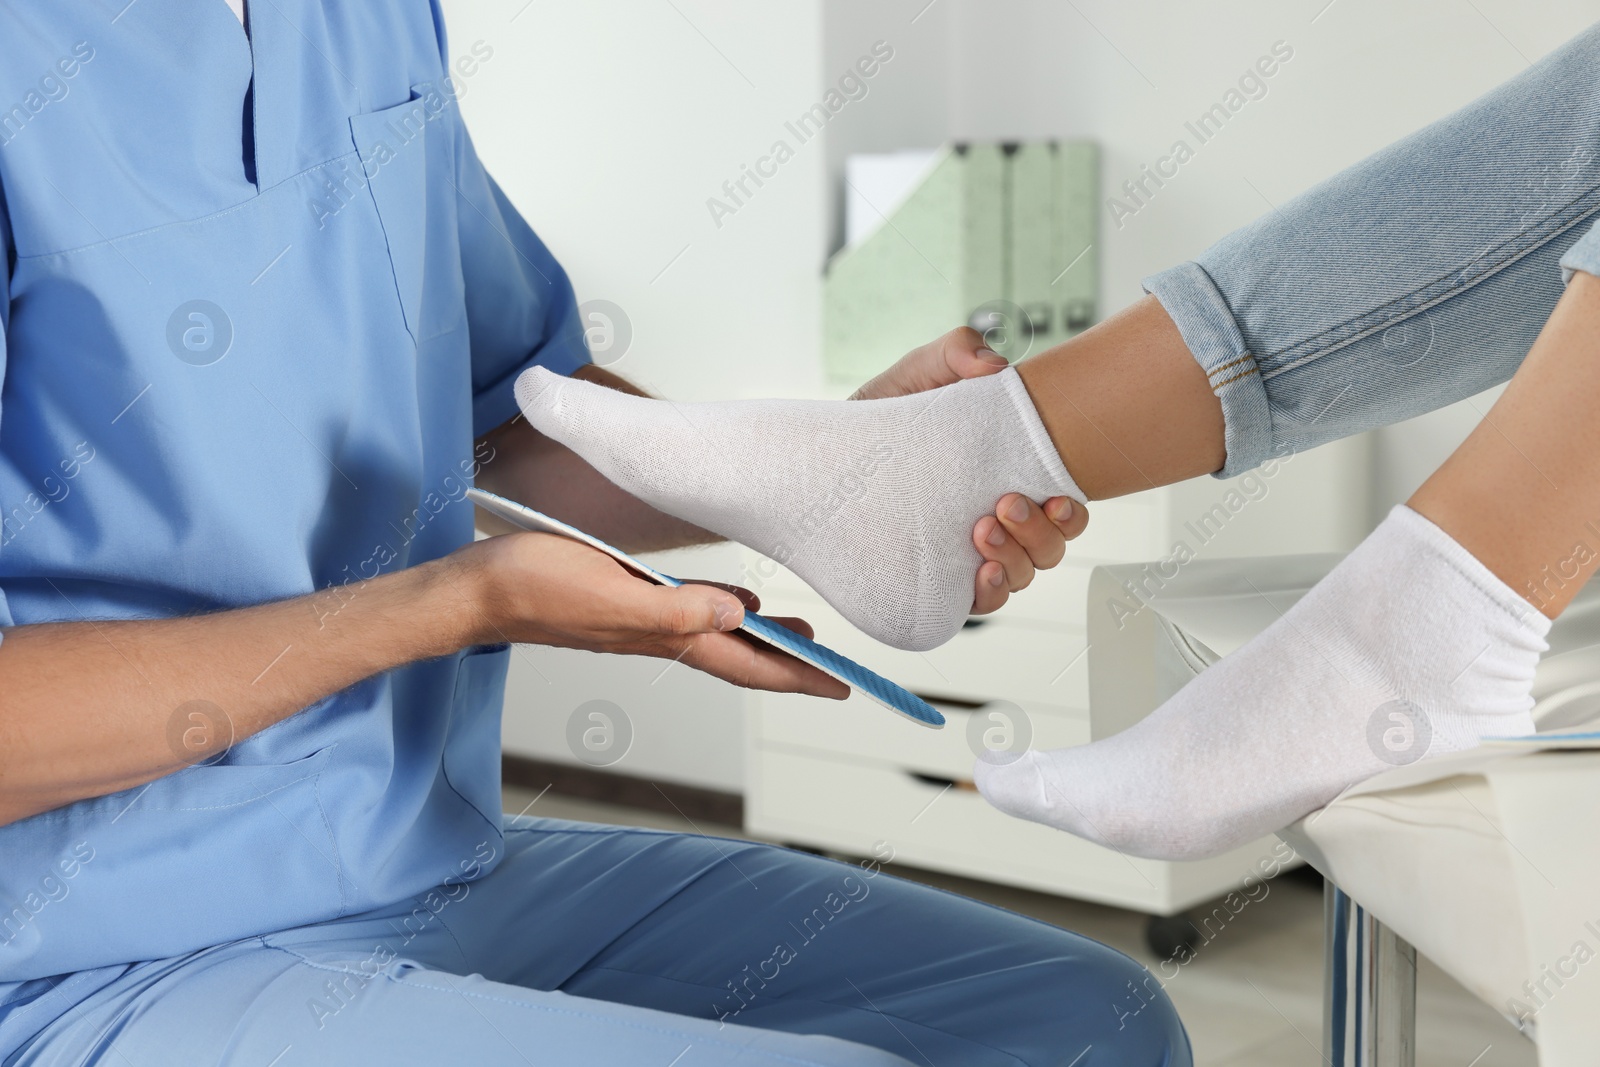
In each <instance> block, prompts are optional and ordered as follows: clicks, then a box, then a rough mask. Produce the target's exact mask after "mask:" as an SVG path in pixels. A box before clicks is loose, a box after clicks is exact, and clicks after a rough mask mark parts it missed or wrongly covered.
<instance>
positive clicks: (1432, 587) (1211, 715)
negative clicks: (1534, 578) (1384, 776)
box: [976, 507, 1550, 859]
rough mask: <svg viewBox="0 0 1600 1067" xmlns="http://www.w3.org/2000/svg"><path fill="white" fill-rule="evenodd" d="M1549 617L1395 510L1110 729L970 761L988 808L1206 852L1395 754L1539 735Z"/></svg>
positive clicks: (1434, 530)
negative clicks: (1266, 617)
mask: <svg viewBox="0 0 1600 1067" xmlns="http://www.w3.org/2000/svg"><path fill="white" fill-rule="evenodd" d="M1549 629H1550V622H1549V620H1548V619H1546V618H1545V617H1544V616H1543V615H1541V614H1539V613H1538V612H1537V611H1535V610H1534V609H1533V607H1532V606H1531V605H1529V604H1528V603H1527V602H1526V601H1525V600H1523V599H1522V598H1521V597H1519V596H1518V595H1517V594H1516V593H1515V592H1514V591H1513V590H1512V589H1511V588H1510V587H1509V586H1507V585H1506V584H1505V583H1504V582H1502V581H1501V580H1500V579H1499V578H1497V577H1496V576H1495V575H1494V574H1493V573H1491V572H1490V571H1489V570H1488V568H1486V567H1484V566H1483V564H1481V563H1479V562H1478V560H1477V559H1476V558H1474V557H1473V556H1472V555H1471V554H1470V553H1468V552H1467V551H1466V549H1464V548H1462V547H1461V546H1460V545H1458V544H1456V542H1455V541H1454V540H1452V539H1451V538H1450V536H1449V535H1448V534H1446V533H1445V532H1444V531H1443V530H1441V529H1439V528H1438V527H1437V526H1435V525H1434V524H1433V523H1431V522H1429V521H1428V520H1427V519H1425V518H1423V517H1422V516H1421V515H1419V514H1417V513H1416V512H1414V511H1412V510H1411V509H1410V508H1406V507H1398V508H1395V509H1394V511H1393V512H1391V513H1390V515H1389V517H1388V518H1387V519H1385V520H1384V522H1383V523H1382V524H1381V525H1380V526H1379V527H1378V529H1377V530H1375V531H1374V532H1373V534H1372V536H1370V537H1369V538H1367V540H1366V541H1364V542H1363V543H1362V544H1361V545H1360V546H1359V547H1357V548H1356V550H1355V551H1354V552H1352V553H1351V554H1350V555H1349V556H1348V557H1347V558H1346V559H1344V560H1343V561H1342V562H1340V564H1339V565H1338V566H1337V567H1335V568H1334V569H1333V571H1332V572H1331V573H1329V574H1328V576H1327V577H1326V578H1324V579H1323V580H1322V581H1321V582H1319V583H1318V584H1317V585H1316V586H1315V587H1314V588H1313V589H1312V590H1311V591H1310V592H1308V593H1307V594H1306V595H1305V597H1304V598H1302V599H1301V601H1300V602H1299V603H1298V604H1296V605H1295V606H1294V607H1292V608H1290V609H1289V610H1288V611H1287V612H1286V613H1285V614H1284V615H1283V616H1282V617H1280V618H1279V619H1278V621H1277V622H1275V623H1273V624H1272V625H1271V626H1270V627H1268V628H1267V629H1266V630H1264V631H1263V632H1262V633H1261V634H1259V635H1258V636H1257V637H1256V638H1255V639H1254V640H1252V641H1250V642H1249V643H1248V644H1246V645H1244V646H1243V647H1242V648H1240V649H1239V650H1238V651H1236V652H1234V653H1232V654H1231V655H1229V656H1226V657H1225V658H1223V659H1222V660H1221V661H1219V662H1218V663H1216V664H1215V665H1213V666H1211V667H1209V668H1207V669H1206V670H1205V671H1203V672H1201V674H1200V675H1199V676H1198V677H1197V678H1195V679H1194V681H1192V682H1190V683H1189V684H1188V685H1187V686H1185V687H1184V688H1183V689H1182V690H1181V691H1179V692H1178V693H1177V694H1176V695H1175V696H1173V698H1172V699H1170V700H1168V701H1167V702H1166V703H1165V704H1163V705H1162V706H1161V707H1160V708H1158V709H1156V711H1154V712H1153V713H1151V715H1150V716H1149V717H1148V718H1146V719H1143V720H1141V721H1140V722H1139V723H1137V724H1135V725H1134V726H1132V727H1130V728H1129V729H1127V730H1124V731H1123V732H1122V733H1120V734H1117V735H1116V736H1114V737H1108V738H1106V739H1105V740H1102V741H1095V742H1093V743H1091V744H1087V745H1082V746H1079V747H1077V748H1068V749H1060V750H1058V751H1054V752H1028V753H1025V754H1023V755H1022V756H1021V757H1020V758H1014V757H1012V756H1010V755H1009V754H993V753H992V754H990V756H988V757H986V758H984V759H982V760H980V761H979V763H978V766H977V771H976V777H977V783H978V788H979V790H980V791H981V792H982V793H983V795H984V796H985V797H986V798H987V799H988V800H989V802H990V803H991V804H993V805H994V806H995V807H997V808H1000V809H1001V810H1002V811H1006V812H1009V813H1010V814H1012V815H1017V816H1020V817H1021V818H1024V819H1032V820H1033V821H1035V822H1041V823H1046V824H1048V825H1050V826H1054V827H1057V828H1058V829H1062V830H1066V831H1067V832H1069V833H1073V834H1076V835H1078V836H1079V837H1084V838H1088V839H1089V840H1091V841H1095V842H1097V843H1099V844H1103V845H1107V846H1109V847H1111V848H1115V849H1117V850H1119V851H1122V852H1127V853H1130V854H1133V855H1138V856H1145V857H1149V858H1151V859H1199V858H1203V857H1206V856H1211V855H1216V854H1218V853H1221V852H1224V851H1227V850H1228V849H1230V848H1234V847H1236V846H1239V845H1242V844H1245V843H1247V842H1249V841H1252V840H1254V839H1255V838H1257V837H1260V836H1261V835H1263V834H1267V833H1271V832H1272V831H1274V830H1278V829H1281V828H1283V827H1284V826H1287V825H1289V824H1290V823H1292V822H1294V821H1295V820H1297V819H1300V818H1302V817H1304V816H1306V815H1309V814H1310V813H1311V812H1313V811H1315V810H1316V809H1318V808H1320V807H1322V806H1323V805H1325V804H1327V803H1328V802H1329V801H1330V800H1332V799H1333V798H1334V797H1336V796H1337V795H1338V794H1339V793H1340V792H1342V791H1343V790H1344V789H1345V788H1347V787H1348V786H1351V785H1354V784H1355V783H1357V782H1360V781H1363V780H1365V779H1367V778H1370V777H1372V776H1373V775H1375V774H1378V773H1380V772H1382V771H1385V770H1389V769H1391V768H1393V767H1395V766H1399V765H1403V764H1406V763H1410V762H1414V761H1415V760H1417V759H1420V758H1422V757H1423V756H1424V755H1437V754H1440V753H1444V752H1455V751H1460V750H1462V749H1466V748H1471V747H1473V746H1475V745H1477V744H1478V743H1479V742H1480V741H1481V740H1482V739H1484V738H1486V737H1491V736H1502V737H1503V736H1516V735H1524V734H1529V733H1532V732H1533V722H1532V720H1531V718H1530V717H1529V712H1530V711H1531V710H1532V707H1533V699H1532V697H1531V695H1530V694H1531V691H1532V686H1533V673H1534V668H1535V667H1536V666H1537V665H1538V662H1539V654H1540V653H1541V652H1543V651H1544V650H1545V648H1546V645H1545V642H1544V638H1545V635H1546V634H1547V633H1548V632H1549Z"/></svg>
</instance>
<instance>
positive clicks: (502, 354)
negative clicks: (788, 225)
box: [0, 0, 587, 1055]
mask: <svg viewBox="0 0 1600 1067" xmlns="http://www.w3.org/2000/svg"><path fill="white" fill-rule="evenodd" d="M119 9H120V14H119ZM476 52H477V54H476V55H475V56H473V57H472V59H470V60H469V61H468V63H467V64H466V65H467V66H471V65H472V64H474V63H479V62H484V61H487V56H486V54H485V53H486V49H484V48H483V47H482V46H479V48H478V49H477V50H476ZM467 54H468V55H469V56H471V55H472V53H467ZM447 55H448V53H447V52H446V49H445V46H444V32H443V20H442V17H441V15H440V13H439V11H438V9H437V6H430V4H428V3H425V2H422V0H387V2H385V3H382V4H377V3H332V2H329V3H327V4H326V5H325V4H324V3H322V2H319V0H270V2H257V3H253V4H252V5H251V27H250V35H249V37H248V38H247V37H246V34H245V33H244V31H243V30H242V28H241V27H240V25H239V23H238V21H237V20H236V19H235V18H234V16H233V15H232V14H231V13H230V12H229V10H228V7H227V5H226V4H225V3H223V0H138V2H136V3H133V4H129V5H127V6H126V7H124V5H123V4H121V3H112V4H103V3H89V2H85V0H78V2H67V0H60V2H51V3H41V4H33V3H20V2H19V3H7V4H4V5H3V6H0V197H3V203H0V207H3V210H0V241H3V246H4V249H5V252H6V261H7V268H8V269H7V270H6V271H5V272H4V277H3V278H0V286H3V287H4V288H0V298H3V299H0V315H3V316H4V326H5V336H4V343H3V345H0V374H3V390H0V624H6V625H11V624H14V625H27V624H30V623H41V622H52V621H77V620H82V619H138V618H154V617H163V616H172V615H179V614H188V613H196V612H207V611H216V610H220V609H226V608H235V607H240V606H243V605H248V604H255V603H259V602H261V601H266V600H272V599H276V598H281V597H293V596H299V595H302V594H306V593H311V592H314V591H318V590H328V589H330V588H331V587H338V586H341V585H342V584H343V583H345V582H346V581H348V580H350V579H352V578H361V577H368V576H370V575H373V574H376V573H380V572H389V571H393V570H396V569H398V568H401V567H406V566H409V565H411V564H414V563H417V562H421V561H425V560H430V559H434V558H436V557H438V556H442V555H444V554H446V553H448V552H450V551H451V550H452V549H454V548H456V547H458V546H459V545H461V544H463V543H464V542H466V541H468V540H470V539H471V537H472V514H471V510H472V509H471V506H470V505H469V504H468V503H466V502H465V501H463V499H462V494H463V492H464V490H465V487H466V485H467V484H469V483H470V479H471V476H472V474H473V472H474V469H475V468H474V460H475V456H474V444H473V441H474V438H475V437H476V436H478V435H481V434H483V433H485V432H486V431H488V430H490V429H492V428H493V427H495V426H496V425H498V424H500V423H502V422H504V421H506V420H507V419H508V418H510V417H511V416H512V415H513V414H515V410H516V406H515V401H514V399H513V396H512V388H511V386H512V380H513V379H514V378H515V376H516V375H517V373H518V372H519V371H521V370H522V369H523V368H525V367H527V366H529V365H530V364H533V363H535V362H537V363H539V364H542V365H544V366H547V367H549V368H551V369H552V370H556V371H559V372H563V373H566V372H570V371H572V370H574V369H575V368H576V367H578V366H579V365H581V364H582V363H583V362H584V361H585V360H586V359H587V356H586V353H585V350H584V343H583V337H582V332H581V329H580V328H579V326H578V318H577V312H576V309H575V307H574V306H573V299H572V290H571V287H570V285H569V284H568V282H567V279H566V276H565V274H564V273H563V272H562V270H561V268H560V267H559V266H558V265H557V264H556V262H555V260H554V259H553V258H552V257H551V255H550V253H549V252H548V251H547V250H546V249H545V247H544V245H543V244H542V243H540V241H539V239H538V238H537V237H536V236H535V235H534V234H533V232H532V231H531V230H530V229H529V228H528V227H527V225H526V224H525V223H524V222H523V221H522V219H521V218H519V217H518V215H517V213H516V211H515V209H513V208H512V206H511V205H510V203H509V202H508V201H507V200H506V198H505V196H504V195H503V194H502V193H501V191H500V190H499V188H497V187H496V185H495V183H494V182H493V180H492V179H490V177H489V176H488V174H487V173H485V171H484V169H483V166H482V165H481V163H480V162H479V161H478V157H477V155H476V154H475V152H474V151H473V147H472V142H471V140H470V138H469V137H468V136H467V132H466V130H465V128H464V127H463V125H462V122H461V117H460V114H459V111H458V109H457V106H456V101H455V91H456V87H457V85H458V84H459V81H458V80H459V79H460V78H461V77H462V71H461V70H460V69H456V70H451V69H449V68H448V67H447V62H448V61H447V58H446V57H447ZM452 79H457V80H452ZM338 603H339V601H338V599H337V597H335V596H334V595H333V594H331V593H330V594H327V595H325V597H324V598H323V599H322V600H321V601H320V604H319V608H318V609H316V610H336V609H337V606H338ZM195 652H196V654H197V655H203V654H204V650H203V649H196V650H195ZM260 653H261V655H260V660H261V662H260V664H259V665H258V667H259V669H266V668H267V667H268V666H269V665H270V664H273V662H274V661H275V660H277V663H276V665H275V666H274V667H273V669H275V670H280V671H283V670H292V669H293V666H294V656H295V650H294V649H293V648H292V647H291V648H290V649H288V650H287V651H285V650H281V649H277V648H263V649H261V650H260ZM280 653H281V655H282V659H281V660H278V657H279V656H280ZM507 655H508V653H507V651H506V649H505V648H504V646H500V647H498V648H491V649H470V650H467V651H466V652H465V653H462V654H460V655H456V656H450V657H446V658H444V659H441V660H433V661H428V662H423V663H417V664H413V665H411V666H408V667H404V668H402V669H399V670H395V671H390V672H388V673H386V674H383V675H380V676H378V677H374V678H371V679H368V680H366V681H364V682H361V683H359V684H357V685H355V686H352V687H351V688H349V689H348V690H346V691H344V692H341V693H338V694H336V695H334V696H332V697H329V698H327V699H326V700H322V701H320V702H318V703H316V704H314V705H312V706H311V707H309V708H307V709H305V710H304V711H302V712H300V713H299V714H297V715H295V716H293V717H291V718H288V719H286V720H284V721H283V722H281V723H278V724H277V725H275V726H273V727H271V728H269V729H267V730H265V731H263V732H262V733H259V734H257V735H255V736H254V737H251V738H248V739H246V740H244V741H242V742H239V743H237V744H236V745H235V746H234V747H233V748H232V749H231V751H229V752H228V753H227V755H226V757H225V758H224V759H223V760H222V761H221V762H220V763H217V764H216V765H213V766H195V767H190V768H187V769H185V770H183V771H181V772H179V773H176V774H173V775H170V776H168V777H165V778H162V779H160V780H158V781H155V782H153V783H151V784H149V785H147V786H145V787H143V788H140V789H134V790H129V791H126V792H123V793H116V794H113V795H111V796H106V797H99V798H96V799H92V800H86V801H82V802H80V803H76V804H72V805H69V806H67V807H64V808H60V809H57V810H55V811H50V812H46V813H44V814H41V815H37V816H35V817H33V818H30V819H26V820H23V821H21V822H18V823H14V824H12V825H9V826H5V827H3V828H0V1055H3V1053H4V1049H5V1045H6V1043H7V1041H6V1031H7V1030H8V1028H9V1030H10V1031H11V1033H12V1035H13V1036H14V1035H15V1033H16V1032H17V1031H18V1029H19V1026H20V1025H21V1024H20V1023H19V1021H18V1016H19V1013H26V1012H27V1011H28V1010H29V1009H30V1008H31V1009H32V1012H33V1014H35V1015H37V1014H39V1013H40V1012H41V1011H43V1010H45V1007H46V1004H45V1002H49V1005H50V1006H49V1012H50V1013H51V1014H54V1013H55V1012H56V1011H57V1010H59V1008H60V1007H61V1005H62V1003H63V998H65V999H66V1000H70V999H71V998H72V996H74V995H76V994H74V993H73V990H77V992H78V993H82V992H83V991H84V990H86V989H88V988H90V987H92V986H93V985H94V984H95V983H96V982H97V981H100V980H108V979H106V976H107V975H112V974H114V973H116V972H118V970H119V968H118V966H117V965H119V964H125V963H127V962H128V961H137V960H148V959H154V958H161V957H166V956H171V955H175V954H179V953H184V952H188V951H192V950H195V949H199V948H202V947H205V946H209V945H214V944H217V943H220V942H224V941H228V940H231V939H235V938H241V937H247V936H250V935H254V934H259V933H262V932H266V931H271V930H277V929H282V928H285V927H293V926H297V925H302V924H306V923H312V922H317V921H321V920H327V919H331V918H334V917H337V916H340V915H344V914H349V913H354V912H359V911H363V910H366V909H370V908H373V907H375V906H379V905H383V904H388V903H391V902H394V901H397V900H400V899H403V898H405V897H407V896H409V895H411V894H413V893H416V892H419V891H421V890H424V889H426V888H427V887H430V886H434V885H437V884H439V883H440V882H442V881H444V880H445V879H446V878H450V877H455V878H458V879H459V878H461V877H463V874H464V872H467V873H470V874H476V873H478V872H479V871H481V870H483V869H485V868H483V867H482V866H481V865H479V864H477V863H476V857H477V856H479V855H481V853H480V852H478V847H479V844H480V842H484V841H491V842H492V843H495V848H494V854H495V855H496V856H499V855H500V854H502V853H503V851H504V849H502V848H501V847H499V845H498V843H497V842H498V838H499V835H500V814H499V813H500V791H499V759H500V744H499V742H500V727H499V709H500V701H501V696H502V689H503V681H504V674H505V666H506V659H507ZM191 696H192V698H193V699H207V698H208V694H206V693H204V692H198V691H197V692H195V693H193V694H191ZM3 699H4V697H3V694H0V701H3ZM174 710H176V709H174ZM223 710H224V711H226V708H224V709H223ZM60 713H61V714H62V715H78V714H84V713H85V709H77V708H71V707H64V708H62V709H60ZM94 713H103V709H95V712H94ZM70 972H88V973H79V974H75V975H73V977H72V978H71V979H65V980H48V981H41V979H49V978H51V976H63V975H67V974H69V973H70Z"/></svg>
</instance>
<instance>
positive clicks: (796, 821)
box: [745, 745, 1279, 915]
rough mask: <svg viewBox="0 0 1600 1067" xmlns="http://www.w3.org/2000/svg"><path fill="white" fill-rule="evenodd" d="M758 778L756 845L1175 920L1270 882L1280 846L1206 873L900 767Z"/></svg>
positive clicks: (775, 768) (836, 767) (784, 767)
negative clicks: (1265, 868) (774, 844)
mask: <svg viewBox="0 0 1600 1067" xmlns="http://www.w3.org/2000/svg"><path fill="white" fill-rule="evenodd" d="M748 771H749V775H750V781H749V786H748V793H747V796H746V802H745V825H746V829H747V830H749V831H750V832H751V833H752V834H754V835H756V836H760V837H765V838H767V839H768V840H773V841H778V842H781V843H784V844H792V845H805V846H809V847H813V848H821V849H827V850H832V851H836V852H840V853H844V854H847V855H858V856H867V855H872V854H873V847H874V845H875V844H876V843H877V842H886V843H887V844H888V845H889V846H890V847H891V848H893V849H894V857H895V859H894V863H895V864H901V863H903V864H906V865H908V866H912V867H925V868H928V869H931V870H940V871H947V872H950V873H952V874H960V875H964V876H967V877H970V878H980V879H983V880H985V881H991V882H999V883H1003V884H1008V885H1018V886H1024V887H1026V888H1029V889H1037V890H1040V891H1042V892H1046V893H1056V894H1060V895H1063V896H1070V897H1076V898H1078V899H1081V900H1091V901H1097V902H1100V903H1105V904H1111V905H1114V906H1116V907H1122V908H1132V909H1135V910H1139V911H1146V912H1150V913H1152V914H1163V915H1169V914H1172V913H1173V912H1175V911H1179V910H1181V909H1183V908H1187V907H1190V906H1191V905H1194V904H1197V903H1199V902H1201V901H1204V900H1210V899H1213V898H1215V897H1219V896H1222V895H1224V894H1225V893H1227V892H1228V891H1229V890H1231V889H1233V888H1236V887H1238V886H1240V885H1242V884H1243V883H1244V880H1245V878H1246V877H1248V876H1252V875H1254V876H1256V877H1259V876H1260V870H1261V868H1260V867H1258V864H1259V863H1261V862H1262V860H1263V859H1264V858H1265V857H1269V856H1272V855H1273V854H1274V849H1275V848H1276V847H1278V844H1279V843H1278V842H1277V840H1276V839H1275V838H1263V839H1262V840H1260V841H1257V842H1254V843H1252V844H1250V845H1246V846H1244V847H1243V848H1240V849H1236V850H1235V851H1233V852H1229V853H1226V854H1225V855H1222V856H1218V857H1216V858H1214V859H1209V860H1203V861H1200V862H1198V863H1168V862H1164V861H1159V860H1143V859H1135V858H1133V857H1129V856H1123V855H1121V854H1119V853H1116V852H1113V851H1111V850H1110V849H1106V848H1101V847H1100V846H1099V845H1094V844H1090V843H1089V842H1087V841H1083V840H1080V839H1079V838H1076V837H1072V836H1070V835H1068V834H1064V833H1061V832H1060V831H1057V830H1052V829H1050V828H1048V827H1045V826H1040V825H1038V824H1036V823H1030V822H1024V821H1022V820H1020V819H1013V818H1011V817H1010V816H1008V815H1005V814H1002V813H1001V812H999V811H996V810H995V809H994V808H991V807H990V806H989V805H988V804H987V803H986V802H985V801H984V799H983V798H982V797H981V796H979V795H978V794H977V793H974V792H969V791H966V790H961V789H955V788H949V787H946V786H943V785H938V784H930V783H927V782H925V781H922V780H919V779H918V778H916V777H914V776H913V775H911V774H909V773H907V772H905V771H903V770H899V769H896V768H893V767H889V766H875V765H869V764H864V763H861V764H857V763H846V762H843V761H841V760H839V759H837V758H827V757H820V756H815V755H810V754H807V753H803V752H796V751H790V750H788V749H785V748H781V747H774V746H770V745H756V746H753V747H752V750H751V761H750V765H749V767H748ZM889 869H890V871H891V872H892V871H893V869H894V868H893V866H891V867H890V868H889Z"/></svg>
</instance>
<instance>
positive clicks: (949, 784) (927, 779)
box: [906, 771, 978, 793]
mask: <svg viewBox="0 0 1600 1067" xmlns="http://www.w3.org/2000/svg"><path fill="white" fill-rule="evenodd" d="M906 774H907V775H908V776H910V777H911V778H913V779H915V780H916V781H919V782H921V783H922V784H923V785H931V786H933V787H934V788H936V789H960V790H962V791H964V792H968V793H976V792H977V791H978V786H977V783H976V782H972V781H968V780H967V779H965V778H944V777H941V776H939V775H937V774H923V773H922V772H921V771H907V772H906Z"/></svg>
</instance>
